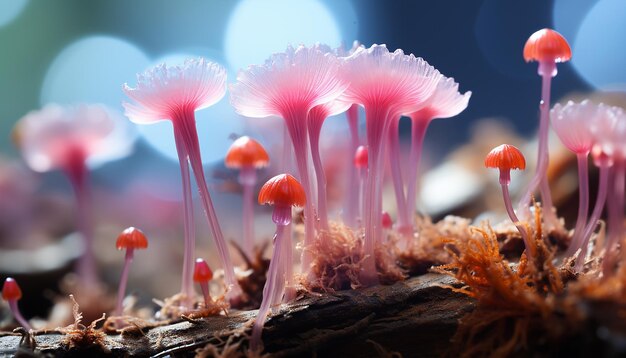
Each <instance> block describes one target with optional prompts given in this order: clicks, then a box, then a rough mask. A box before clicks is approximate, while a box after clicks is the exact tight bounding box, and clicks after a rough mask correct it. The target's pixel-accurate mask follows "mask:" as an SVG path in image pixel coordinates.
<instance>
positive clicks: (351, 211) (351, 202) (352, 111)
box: [344, 104, 361, 228]
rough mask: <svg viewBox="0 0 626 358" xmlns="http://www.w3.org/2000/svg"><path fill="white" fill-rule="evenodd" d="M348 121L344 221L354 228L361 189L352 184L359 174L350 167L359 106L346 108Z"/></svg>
mask: <svg viewBox="0 0 626 358" xmlns="http://www.w3.org/2000/svg"><path fill="white" fill-rule="evenodd" d="M346 117H347V119H348V126H349V127H350V150H349V152H348V162H347V163H349V164H348V168H350V169H348V182H347V188H346V192H347V195H346V203H345V206H344V207H345V210H346V212H345V215H344V221H345V222H346V225H348V226H349V227H352V228H354V227H356V225H357V218H359V217H360V214H359V211H360V209H359V208H360V207H361V206H360V200H359V196H360V195H361V189H360V188H359V186H357V185H354V182H356V181H357V180H358V177H359V173H358V170H357V168H355V167H354V165H352V162H353V159H354V152H356V149H357V148H358V147H359V105H358V104H353V105H352V106H350V108H348V111H347V112H346Z"/></svg>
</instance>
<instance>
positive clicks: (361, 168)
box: [354, 145, 369, 220]
mask: <svg viewBox="0 0 626 358" xmlns="http://www.w3.org/2000/svg"><path fill="white" fill-rule="evenodd" d="M368 159H369V158H368V149H367V146H364V145H360V146H358V147H357V148H356V152H355V153H354V167H355V168H356V169H357V171H358V173H359V180H358V183H357V187H358V191H359V197H358V199H357V200H358V204H357V205H358V206H357V207H358V209H357V210H356V211H357V215H358V219H361V220H362V219H363V212H362V211H363V205H362V204H363V198H365V193H364V192H363V191H364V190H365V179H367V165H368V164H367V163H368Z"/></svg>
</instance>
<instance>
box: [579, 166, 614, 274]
mask: <svg viewBox="0 0 626 358" xmlns="http://www.w3.org/2000/svg"><path fill="white" fill-rule="evenodd" d="M609 168H610V167H608V166H601V167H600V178H599V183H598V195H597V197H596V203H595V206H594V208H593V212H592V213H591V217H590V218H589V222H588V223H587V226H585V231H584V233H583V235H582V238H581V243H582V244H581V245H579V248H580V253H579V254H578V257H577V258H576V265H575V266H574V271H575V272H580V271H581V270H582V268H583V265H584V264H585V257H586V256H587V250H588V245H589V239H590V238H591V233H592V232H593V231H594V230H595V228H596V225H597V224H598V220H599V219H600V215H602V209H604V203H605V202H606V196H607V187H608V183H609ZM576 250H578V247H577V248H576Z"/></svg>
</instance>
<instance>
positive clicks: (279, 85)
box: [230, 46, 347, 272]
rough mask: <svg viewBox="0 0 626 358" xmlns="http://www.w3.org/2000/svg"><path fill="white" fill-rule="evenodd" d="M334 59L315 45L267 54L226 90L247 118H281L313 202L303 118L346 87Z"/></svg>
mask: <svg viewBox="0 0 626 358" xmlns="http://www.w3.org/2000/svg"><path fill="white" fill-rule="evenodd" d="M338 72H339V60H338V59H337V58H336V57H335V56H334V55H332V54H330V53H327V52H325V51H323V50H322V49H320V46H313V47H305V46H299V47H297V48H293V47H291V46H289V47H288V48H287V50H286V51H285V52H283V53H277V54H274V55H272V56H271V57H270V58H269V59H268V60H267V61H266V62H265V64H264V65H261V66H259V65H253V66H249V67H248V69H246V70H242V71H240V72H239V74H238V76H237V83H235V84H233V85H232V86H231V88H230V92H231V97H230V100H231V103H232V105H233V106H234V107H235V110H236V111H237V113H239V114H241V115H244V116H247V117H255V118H262V117H269V116H279V117H281V118H283V119H284V121H285V124H286V127H287V130H288V132H289V135H290V137H291V142H292V144H293V147H294V153H295V158H296V164H297V167H298V173H299V177H300V181H301V182H302V186H303V188H304V191H305V193H306V194H307V197H309V198H311V197H313V195H312V194H313V188H312V186H311V184H310V182H309V165H308V148H309V146H308V135H307V131H308V128H307V117H308V115H309V111H310V110H311V109H312V108H314V107H315V106H318V105H320V104H324V103H327V102H330V101H332V100H334V99H336V98H338V97H339V96H340V95H341V94H342V93H343V92H344V91H345V89H346V87H347V83H346V82H345V81H344V80H342V79H341V78H340V77H339V76H338ZM313 213H314V207H313V201H311V200H307V203H306V206H305V208H304V227H305V240H304V246H305V247H310V246H311V245H313V242H314V240H315V217H314V214H313ZM310 263H311V257H310V253H309V250H306V249H305V250H303V253H302V271H303V272H309V269H310Z"/></svg>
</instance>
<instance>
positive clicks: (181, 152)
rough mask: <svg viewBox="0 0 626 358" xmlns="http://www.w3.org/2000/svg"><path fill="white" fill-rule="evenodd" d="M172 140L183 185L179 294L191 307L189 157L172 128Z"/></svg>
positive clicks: (192, 232)
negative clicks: (181, 255)
mask: <svg viewBox="0 0 626 358" xmlns="http://www.w3.org/2000/svg"><path fill="white" fill-rule="evenodd" d="M174 139H175V142H176V150H177V152H178V164H179V165H180V174H181V179H182V185H183V208H184V212H183V230H184V247H183V273H182V280H181V287H180V292H181V293H182V294H183V295H184V296H185V299H184V300H183V305H184V306H185V307H187V308H190V307H191V304H192V300H193V297H194V296H195V292H194V289H193V269H194V252H195V248H196V230H195V226H194V217H193V196H192V194H191V176H190V173H189V155H188V154H187V149H186V146H185V143H184V138H183V137H182V133H180V132H179V130H178V129H177V126H174Z"/></svg>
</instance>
